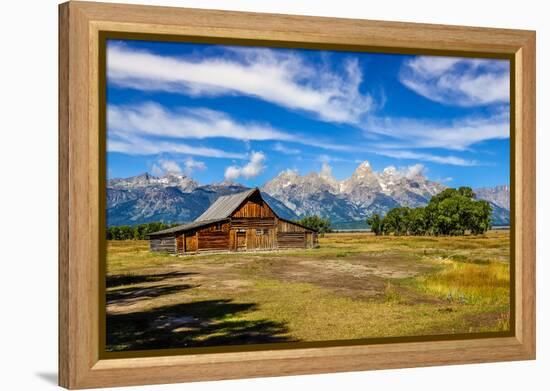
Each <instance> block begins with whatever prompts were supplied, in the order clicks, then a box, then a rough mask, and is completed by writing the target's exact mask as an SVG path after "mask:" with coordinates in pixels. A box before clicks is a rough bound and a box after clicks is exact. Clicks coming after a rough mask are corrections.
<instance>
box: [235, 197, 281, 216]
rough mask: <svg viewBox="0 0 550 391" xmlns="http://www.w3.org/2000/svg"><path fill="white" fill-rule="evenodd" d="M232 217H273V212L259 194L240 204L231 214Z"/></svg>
mask: <svg viewBox="0 0 550 391" xmlns="http://www.w3.org/2000/svg"><path fill="white" fill-rule="evenodd" d="M231 217H233V218H242V217H245V218H247V217H271V218H274V217H275V213H273V211H272V210H271V208H270V207H269V205H267V203H266V202H265V201H264V200H262V198H261V197H260V196H259V195H254V196H252V197H251V198H249V199H248V200H247V201H246V202H245V203H244V204H242V205H241V206H240V207H239V208H238V209H237V210H235V212H233V214H232V215H231Z"/></svg>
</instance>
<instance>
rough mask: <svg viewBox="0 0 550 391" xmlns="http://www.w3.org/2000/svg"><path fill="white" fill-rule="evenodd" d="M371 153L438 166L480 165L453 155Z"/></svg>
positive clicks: (412, 152) (397, 152)
mask: <svg viewBox="0 0 550 391" xmlns="http://www.w3.org/2000/svg"><path fill="white" fill-rule="evenodd" d="M371 152H372V153H375V154H377V155H382V156H387V157H391V158H394V159H408V160H416V161H423V162H432V163H439V164H449V165H453V166H464V167H469V166H477V165H479V164H480V163H479V162H477V161H476V160H469V159H464V158H461V157H458V156H453V155H447V156H440V155H435V154H431V153H420V152H414V151H406V150H391V149H390V150H388V149H375V150H372V151H371Z"/></svg>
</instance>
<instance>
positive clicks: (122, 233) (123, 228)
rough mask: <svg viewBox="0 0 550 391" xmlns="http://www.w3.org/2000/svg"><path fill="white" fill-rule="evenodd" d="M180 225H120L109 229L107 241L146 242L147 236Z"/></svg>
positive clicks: (158, 223)
mask: <svg viewBox="0 0 550 391" xmlns="http://www.w3.org/2000/svg"><path fill="white" fill-rule="evenodd" d="M177 225H179V224H165V223H161V222H154V223H146V224H139V225H134V226H131V225H119V226H114V227H108V228H107V240H144V239H147V234H150V233H151V232H157V231H161V230H163V229H166V228H172V227H175V226H177Z"/></svg>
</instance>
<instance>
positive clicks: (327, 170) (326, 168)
mask: <svg viewBox="0 0 550 391" xmlns="http://www.w3.org/2000/svg"><path fill="white" fill-rule="evenodd" d="M319 175H320V176H321V177H322V178H327V179H330V178H332V167H331V166H330V165H329V164H328V163H326V162H324V163H323V164H322V166H321V171H320V172H319Z"/></svg>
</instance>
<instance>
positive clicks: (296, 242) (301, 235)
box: [277, 232, 306, 248]
mask: <svg viewBox="0 0 550 391" xmlns="http://www.w3.org/2000/svg"><path fill="white" fill-rule="evenodd" d="M277 245H278V247H279V248H306V233H305V232H278V233H277Z"/></svg>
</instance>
